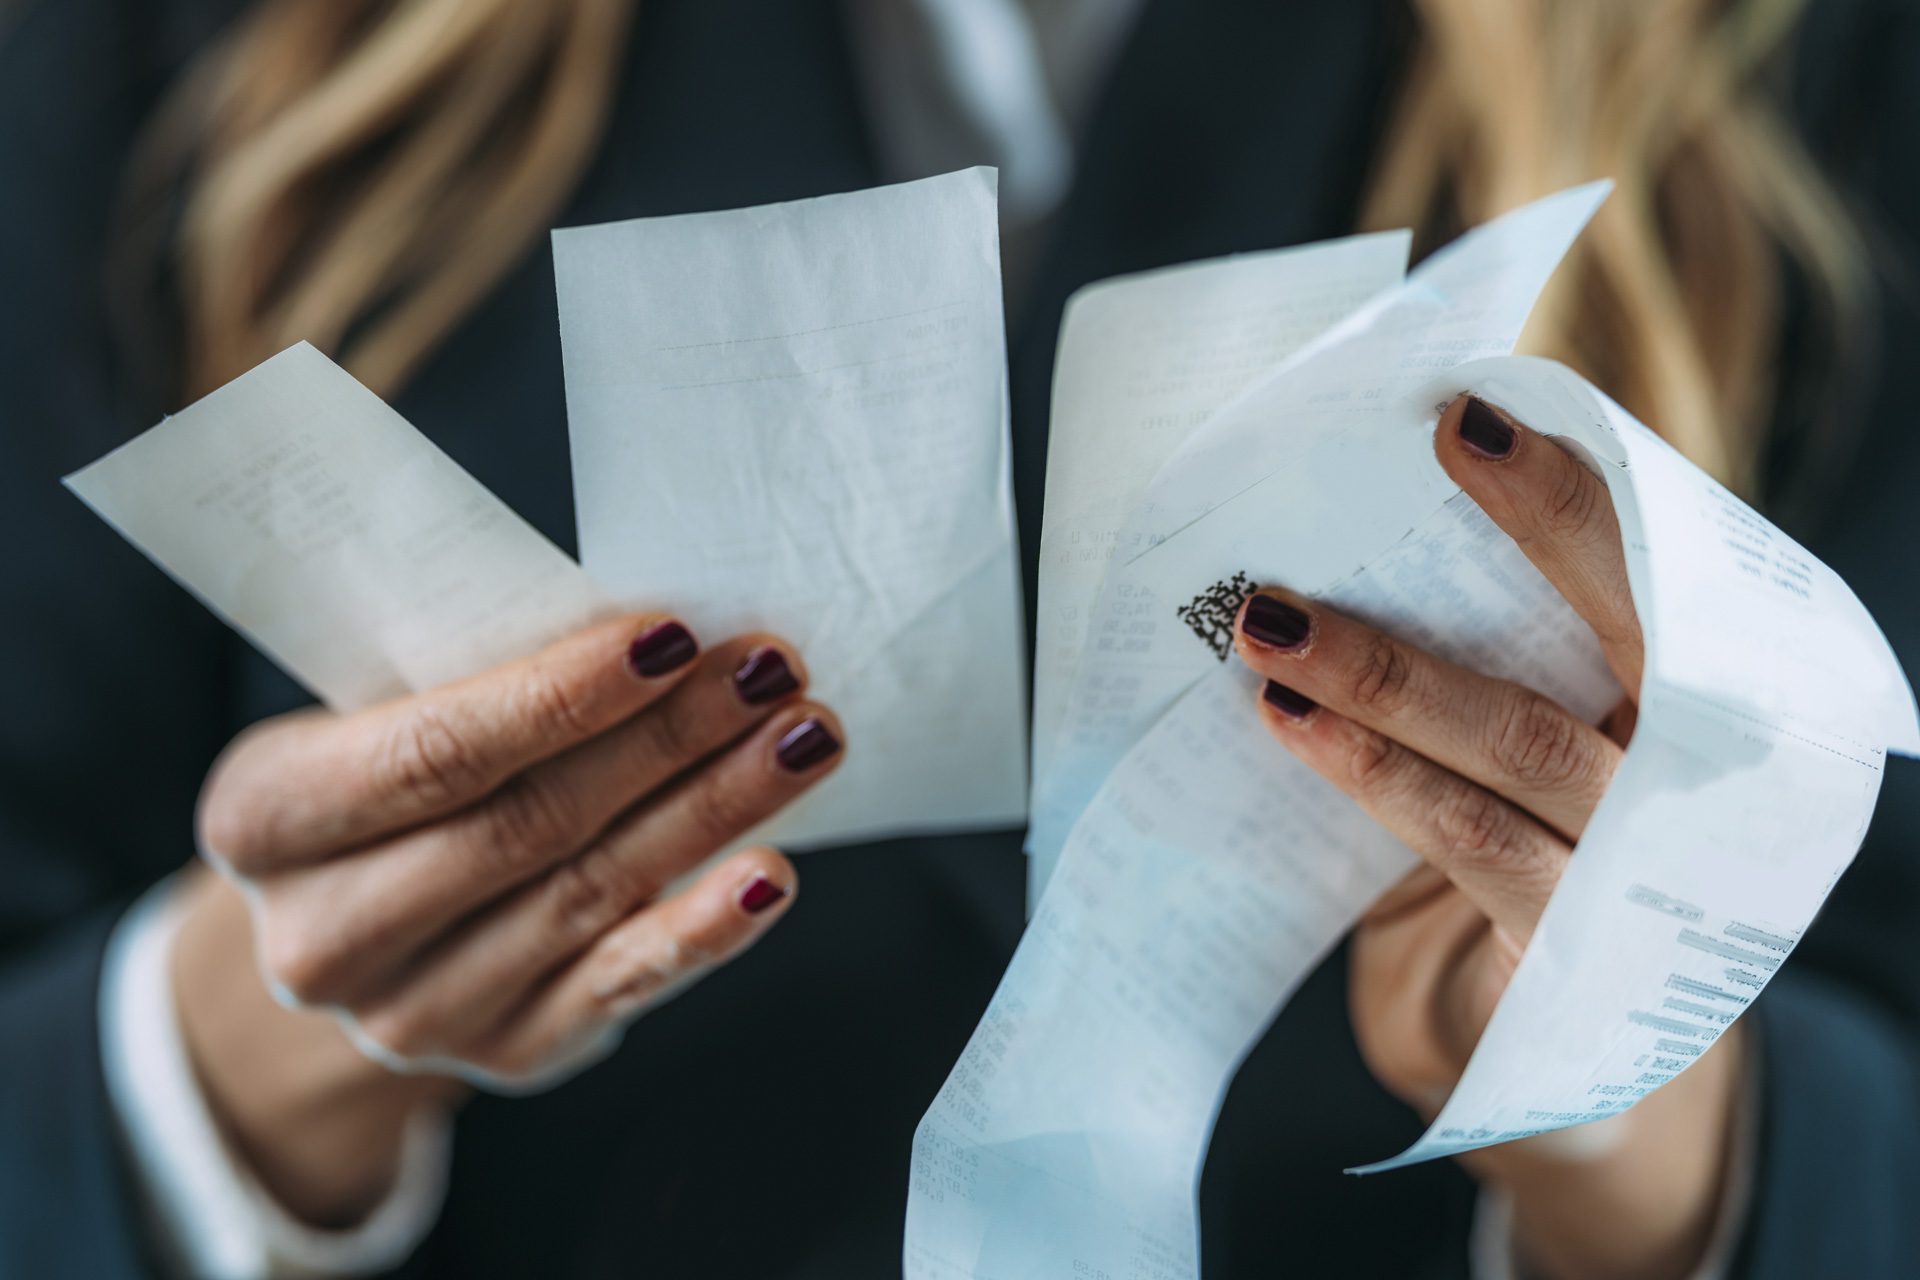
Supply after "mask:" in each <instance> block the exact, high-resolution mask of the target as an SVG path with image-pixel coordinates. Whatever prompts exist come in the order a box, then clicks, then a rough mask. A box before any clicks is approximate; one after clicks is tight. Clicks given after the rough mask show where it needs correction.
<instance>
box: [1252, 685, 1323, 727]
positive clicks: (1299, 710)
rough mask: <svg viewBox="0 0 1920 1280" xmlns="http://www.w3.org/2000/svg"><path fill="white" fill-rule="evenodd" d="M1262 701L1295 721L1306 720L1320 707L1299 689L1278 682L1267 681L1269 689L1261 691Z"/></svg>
mask: <svg viewBox="0 0 1920 1280" xmlns="http://www.w3.org/2000/svg"><path fill="white" fill-rule="evenodd" d="M1260 700H1261V701H1262V702H1265V703H1266V704H1267V705H1268V706H1270V707H1272V708H1273V709H1274V710H1275V711H1278V712H1279V713H1280V714H1281V715H1283V716H1287V717H1288V718H1290V719H1294V720H1305V719H1306V718H1307V717H1308V716H1310V715H1312V714H1313V713H1314V711H1315V710H1316V709H1317V708H1318V707H1319V706H1320V704H1319V703H1317V702H1315V701H1314V700H1313V699H1312V698H1309V697H1308V696H1307V695H1306V694H1304V693H1301V692H1300V691H1299V690H1298V689H1289V688H1288V687H1287V686H1286V685H1284V684H1281V683H1280V682H1279V681H1278V680H1269V681H1267V687H1266V688H1264V689H1262V690H1261V691H1260Z"/></svg>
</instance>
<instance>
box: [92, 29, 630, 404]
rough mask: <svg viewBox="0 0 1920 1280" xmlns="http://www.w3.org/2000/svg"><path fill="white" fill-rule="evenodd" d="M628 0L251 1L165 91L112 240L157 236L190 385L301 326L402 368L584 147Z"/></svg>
mask: <svg viewBox="0 0 1920 1280" xmlns="http://www.w3.org/2000/svg"><path fill="white" fill-rule="evenodd" d="M631 7H632V6H631V4H630V2H629V0H265V2H264V3H262V4H260V5H259V6H258V7H257V8H256V9H254V10H253V11H252V12H250V13H249V14H247V15H246V17H245V18H244V19H243V20H241V21H240V22H239V23H238V24H237V25H236V26H235V28H234V29H233V30H232V31H231V32H229V33H228V34H227V35H226V37H225V38H224V39H222V40H221V41H220V42H219V43H218V44H217V45H215V46H214V47H213V48H211V49H209V50H208V51H207V52H206V53H205V54H203V55H202V56H201V57H200V59H199V60H198V62H197V63H196V64H195V65H194V66H193V67H192V68H190V69H189V71H188V73H187V75H186V76H185V78H184V79H183V80H182V82H181V83H180V85H178V86H177V87H176V88H175V90H174V91H173V92H172V93H171V95H170V96H169V98H168V99H167V101H166V102H165V103H164V104H163V105H162V107H161V109H160V111H159V113H158V114H157V115H156V117H155V119H154V121H153V122H152V124H151V126H150V128H149V130H148V132H147V136H146V141H145V144H144V145H143V146H142V148H141V149H140V152H139V154H138V155H137V156H136V159H135V163H134V166H133V170H132V173H131V182H130V191H129V194H130V197H131V198H130V201H129V208H131V209H133V210H135V211H137V217H138V218H139V219H140V220H141V221H140V222H136V224H135V225H134V226H133V227H132V228H131V229H130V239H132V240H133V242H134V243H135V244H136V246H138V245H139V243H140V234H141V232H142V231H144V232H145V233H146V235H147V241H146V245H145V247H146V248H147V249H152V248H154V247H156V246H155V245H154V243H153V241H154V240H155V239H159V240H161V241H162V242H163V243H165V242H170V244H169V245H168V248H169V249H170V253H168V252H166V251H165V250H163V251H162V254H161V255H158V256H166V257H169V258H170V259H171V260H170V261H169V262H168V263H167V264H166V265H167V267H168V268H170V271H171V274H172V280H173V290H174V293H175V295H176V298H177V305H178V308H179V313H180V319H181V322H182V324H183V327H184V332H183V333H182V334H181V337H180V343H181V345H180V350H179V352H178V356H179V363H180V365H181V366H182V369H183V373H184V382H185V387H184V388H183V390H184V391H185V392H186V394H188V395H189V396H191V395H195V394H199V393H202V392H205V391H208V390H211V389H212V388H213V387H216V386H218V385H220V384H221V383H222V382H225V381H227V380H228V379H230V378H232V377H234V376H235V375H237V374H239V373H241V372H243V371H245V370H246V369H248V368H251V367H252V366H253V365H254V364H256V363H258V362H259V361H260V360H262V359H264V358H265V357H266V356H268V355H270V354H272V353H273V352H275V351H278V350H280V349H281V348H283V347H285V346H287V345H289V344H291V343H293V342H295V341H297V340H299V339H303V338H304V339H307V340H309V341H311V342H313V343H314V344H315V345H316V346H318V347H320V348H322V349H323V350H328V351H331V352H334V353H335V354H336V356H337V358H339V359H340V360H341V362H342V363H343V364H344V365H345V366H346V367H347V368H348V369H350V370H352V371H353V373H354V374H355V375H357V376H358V377H359V378H360V380H361V381H363V382H365V383H366V384H367V385H369V386H371V387H373V388H374V389H375V390H377V391H381V392H390V391H392V390H393V389H394V388H396V387H397V386H399V385H400V383H401V382H402V381H404V380H405V378H406V377H407V375H408V374H409V373H411V372H412V371H413V369H414V368H415V366H416V365H417V364H418V363H419V362H420V361H421V359H422V358H424V357H425V356H426V355H427V354H428V353H429V352H430V351H431V350H432V349H433V348H434V346H435V345H436V344H437V343H438V342H439V341H440V340H441V339H442V338H443V337H444V336H445V335H446V334H447V333H448V332H449V331H450V330H451V329H452V328H453V327H454V325H455V324H456V323H458V322H459V320H460V319H461V318H462V317H463V316H465V315H466V314H467V312H468V311H469V310H470V309H471V308H472V307H473V306H474V305H475V304H476V303H478V302H479V301H480V300H481V298H483V297H484V296H485V295H486V293H487V292H488V291H489V290H490V289H491V288H493V286H494V285H495V284H496V283H498V281H499V280H500V278H501V277H502V276H503V275H505V274H506V272H507V271H508V270H509V269H510V268H511V267H512V266H513V265H514V263H515V262H517V261H518V260H519V259H520V258H521V256H522V255H523V254H524V253H525V252H526V251H527V249H528V247H529V245H530V244H531V243H532V242H533V240H534V239H535V237H537V236H539V235H541V234H542V233H544V232H545V231H546V229H547V227H548V225H549V224H550V223H551V221H552V219H553V217H554V216H555V215H556V214H557V213H558V211H559V209H560V206H561V204H562V202H563V201H564V200H565V199H566V197H567V196H568V194H569V193H570V192H571V191H572V189H573V186H574V183H575V182H576V180H577V179H578V178H579V176H580V174H581V173H582V172H583V170H584V169H585V167H586V165H587V163H588V162H589V161H590V160H591V159H592V157H593V154H594V151H595V149H596V147H597V144H598V141H599V137H600V133H601V129H602V126H603V125H604V123H605V120H606V116H607V114H608V109H609V105H610V100H611V98H612V94H613V90H614V87H615V85H616V83H617V78H618V72H619V69H620V65H621V61H622V58H623V55H624V53H625V49H626V40H625V29H626V24H627V20H628V16H629V12H630V10H631ZM169 208H173V209H177V217H176V219H175V220H173V221H171V222H165V221H163V220H162V218H163V213H162V211H164V210H167V209H169ZM139 251H140V250H139V248H136V250H135V252H136V253H138V252H139Z"/></svg>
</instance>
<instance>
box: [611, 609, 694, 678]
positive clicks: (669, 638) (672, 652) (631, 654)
mask: <svg viewBox="0 0 1920 1280" xmlns="http://www.w3.org/2000/svg"><path fill="white" fill-rule="evenodd" d="M699 650H700V646H699V645H698V644H696V643H694V639H693V633H692V632H691V631H688V630H687V629H686V628H685V627H683V626H681V625H680V624H679V623H677V622H663V623H661V624H660V625H658V626H656V627H652V628H650V629H648V630H647V631H645V632H643V633H641V635H640V636H639V638H638V639H636V640H635V641H634V642H633V643H632V644H631V645H629V646H628V648H627V665H628V666H629V667H631V668H632V669H633V673H634V674H635V675H637V676H643V677H645V678H646V679H649V680H651V679H654V678H655V677H658V676H663V675H666V674H667V672H669V671H678V670H679V669H680V668H681V667H684V666H686V665H687V664H688V663H689V662H692V661H693V655H694V654H695V653H698V652H699Z"/></svg>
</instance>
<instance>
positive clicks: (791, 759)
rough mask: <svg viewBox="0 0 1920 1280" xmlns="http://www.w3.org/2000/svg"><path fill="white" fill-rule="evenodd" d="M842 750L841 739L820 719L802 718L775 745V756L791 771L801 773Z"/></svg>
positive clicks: (781, 765) (781, 764)
mask: <svg viewBox="0 0 1920 1280" xmlns="http://www.w3.org/2000/svg"><path fill="white" fill-rule="evenodd" d="M838 750H840V739H838V738H836V737H834V736H833V734H832V733H831V732H830V731H828V729H827V726H825V725H824V724H821V723H820V722H819V721H818V720H813V719H807V720H802V721H801V722H800V723H799V724H797V725H795V726H793V728H791V729H789V730H787V732H786V736H785V737H783V738H781V739H780V741H779V742H778V743H776V744H775V745H774V748H773V754H774V758H775V759H777V760H779V761H780V767H781V768H783V769H785V770H787V771H788V772H789V773H801V772H804V771H805V770H808V769H811V768H813V766H815V765H817V764H819V763H820V762H821V761H823V760H827V759H830V758H831V757H832V756H833V754H834V753H835V752H837V751H838Z"/></svg>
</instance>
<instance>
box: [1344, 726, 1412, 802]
mask: <svg viewBox="0 0 1920 1280" xmlns="http://www.w3.org/2000/svg"><path fill="white" fill-rule="evenodd" d="M1399 757H1400V748H1399V747H1397V746H1396V745H1394V743H1393V741H1392V739H1390V738H1388V737H1387V736H1386V735H1385V734H1379V733H1375V732H1373V731H1372V730H1370V729H1369V730H1365V731H1363V732H1362V733H1361V734H1360V736H1359V739H1358V740H1357V741H1356V742H1355V743H1354V744H1353V748H1352V750H1350V751H1349V752H1348V753H1347V760H1346V764H1347V778H1348V780H1349V781H1350V782H1351V784H1352V789H1353V791H1354V793H1355V794H1357V795H1377V794H1378V793H1380V792H1381V791H1384V790H1386V789H1387V788H1389V787H1390V786H1391V785H1392V783H1393V779H1394V777H1395V775H1396V774H1397V773H1398V772H1399V766H1400V759H1399Z"/></svg>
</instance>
